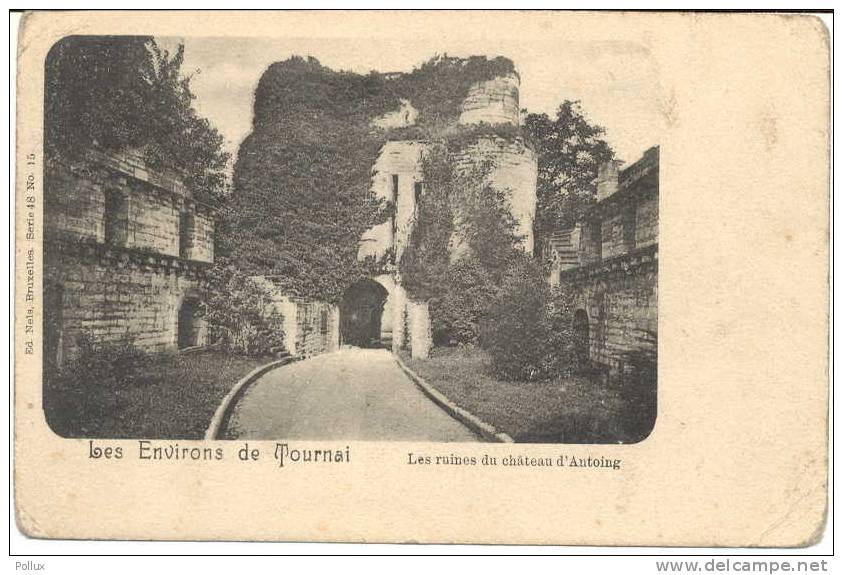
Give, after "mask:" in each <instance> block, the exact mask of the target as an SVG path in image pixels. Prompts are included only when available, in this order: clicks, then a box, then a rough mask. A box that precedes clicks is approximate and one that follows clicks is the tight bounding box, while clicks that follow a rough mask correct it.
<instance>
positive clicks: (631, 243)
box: [558, 148, 659, 374]
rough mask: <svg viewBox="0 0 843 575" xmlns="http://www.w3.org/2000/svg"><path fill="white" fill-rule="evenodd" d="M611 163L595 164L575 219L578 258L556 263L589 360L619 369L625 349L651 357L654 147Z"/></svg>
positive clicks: (654, 330) (626, 357) (654, 326)
mask: <svg viewBox="0 0 843 575" xmlns="http://www.w3.org/2000/svg"><path fill="white" fill-rule="evenodd" d="M616 168H617V163H612V164H607V165H606V166H604V167H603V168H602V169H601V178H602V182H601V184H602V186H603V188H604V194H603V196H602V197H601V198H600V199H599V200H598V202H597V204H596V205H595V206H594V207H592V208H591V209H590V210H589V211H588V213H587V214H586V215H585V217H584V221H583V222H581V223H580V224H578V227H579V249H578V260H579V265H577V266H575V267H572V268H569V269H564V270H561V271H560V272H559V281H558V285H559V287H560V288H561V289H563V290H564V291H566V292H567V293H569V294H571V295H572V296H573V297H574V300H575V306H576V307H575V310H576V312H578V314H582V313H585V315H586V316H587V318H588V321H587V324H588V329H587V333H584V334H581V336H582V337H584V338H585V339H586V340H587V348H588V356H589V359H590V360H591V361H592V362H594V363H598V364H602V365H605V366H607V367H608V368H609V370H610V373H612V374H618V373H620V372H623V371H624V370H626V369H627V368H628V367H629V365H628V363H629V361H630V358H631V357H632V355H639V356H640V357H645V358H648V360H655V358H656V356H657V351H658V350H657V347H658V255H659V250H658V238H659V235H658V234H659V227H658V219H659V181H658V179H659V178H658V176H659V164H658V148H651V149H650V150H648V151H647V152H645V153H644V156H643V157H642V158H641V160H639V161H638V162H636V163H635V164H633V165H632V166H630V167H629V168H627V169H625V170H623V171H618V170H617V169H616ZM575 317H576V314H575ZM579 317H582V316H581V315H579Z"/></svg>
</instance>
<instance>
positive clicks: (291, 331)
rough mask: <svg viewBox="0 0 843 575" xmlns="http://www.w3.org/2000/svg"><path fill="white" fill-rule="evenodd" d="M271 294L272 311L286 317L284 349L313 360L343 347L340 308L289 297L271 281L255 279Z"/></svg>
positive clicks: (284, 320)
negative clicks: (341, 344)
mask: <svg viewBox="0 0 843 575" xmlns="http://www.w3.org/2000/svg"><path fill="white" fill-rule="evenodd" d="M253 279H254V280H255V281H256V282H257V283H258V284H259V285H260V286H262V287H263V288H264V289H266V290H267V293H269V295H270V304H269V306H270V309H268V310H267V312H270V311H274V312H276V313H278V314H279V315H280V316H281V317H282V321H283V325H284V347H285V348H286V349H287V351H288V352H289V353H290V355H292V356H294V357H301V358H304V357H312V356H314V355H319V354H321V353H327V352H329V351H336V350H337V349H339V345H340V315H339V307H338V306H336V305H332V304H328V303H325V302H316V301H308V300H305V299H302V298H298V297H294V296H288V295H286V294H283V293H282V292H281V291H280V290H279V289H278V288H276V287H275V286H274V285H273V284H272V282H271V281H269V280H267V279H265V278H262V277H256V278H253Z"/></svg>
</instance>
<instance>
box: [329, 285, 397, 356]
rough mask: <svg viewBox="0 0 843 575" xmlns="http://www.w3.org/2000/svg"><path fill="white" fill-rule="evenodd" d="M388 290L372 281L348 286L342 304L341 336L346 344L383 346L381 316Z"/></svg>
mask: <svg viewBox="0 0 843 575" xmlns="http://www.w3.org/2000/svg"><path fill="white" fill-rule="evenodd" d="M387 295H388V294H387V291H386V289H385V288H384V287H383V286H382V285H381V284H379V283H378V282H376V281H374V280H370V279H364V280H360V281H358V282H357V283H355V284H353V285H352V286H351V287H349V288H348V289H347V290H346V292H345V295H344V296H343V298H342V303H341V304H340V337H341V338H342V339H341V341H342V343H343V344H344V345H355V346H358V347H372V348H374V347H382V346H383V342H381V317H382V316H383V306H384V304H385V303H386V298H387Z"/></svg>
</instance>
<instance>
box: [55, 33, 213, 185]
mask: <svg viewBox="0 0 843 575" xmlns="http://www.w3.org/2000/svg"><path fill="white" fill-rule="evenodd" d="M183 62H184V46H183V45H179V46H178V48H177V50H176V52H175V53H174V54H170V53H169V52H168V51H166V50H163V49H162V48H161V47H160V46H159V45H158V44H157V43H156V42H155V40H154V39H153V38H151V37H148V36H119V37H118V36H71V37H68V38H65V39H63V40H61V41H59V42H58V43H57V44H56V45H55V46H53V48H52V50H51V51H50V53H49V55H48V57H47V61H46V70H45V72H46V79H45V134H44V135H45V147H46V152H47V154H48V157H56V156H70V157H73V156H75V155H77V154H79V153H81V152H83V151H84V150H87V149H90V148H92V147H94V148H99V149H101V150H104V151H120V150H123V149H127V148H132V149H141V150H143V151H144V153H145V156H146V160H147V161H148V162H149V163H150V165H151V166H153V167H157V168H171V169H175V170H177V171H179V172H180V173H181V174H182V175H183V178H184V183H185V185H187V186H188V188H189V189H191V190H193V192H194V196H195V197H196V198H197V199H199V200H200V201H205V202H212V201H214V200H215V199H216V198H218V197H219V196H221V195H222V194H224V193H225V168H226V163H227V161H228V154H227V153H226V152H225V151H224V150H223V137H222V135H220V133H219V132H218V131H217V130H216V128H214V127H213V126H212V125H211V124H210V123H209V122H208V120H207V119H206V118H202V117H200V116H199V115H198V113H197V112H196V110H195V109H194V108H193V100H194V95H193V93H192V91H191V89H190V76H185V75H184V74H183V72H182V64H183Z"/></svg>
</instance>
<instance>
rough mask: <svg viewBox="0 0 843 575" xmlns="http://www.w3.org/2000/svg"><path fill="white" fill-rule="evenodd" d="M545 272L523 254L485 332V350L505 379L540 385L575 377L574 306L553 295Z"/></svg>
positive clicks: (501, 291) (505, 281)
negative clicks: (571, 374) (572, 375)
mask: <svg viewBox="0 0 843 575" xmlns="http://www.w3.org/2000/svg"><path fill="white" fill-rule="evenodd" d="M545 277H546V274H545V271H544V270H543V269H542V267H541V266H540V265H539V264H538V263H537V262H536V260H534V259H533V258H531V257H530V256H528V255H526V254H523V253H522V254H520V255H519V257H518V258H517V259H516V260H515V261H514V262H513V263H512V265H510V267H509V268H508V269H507V271H506V273H505V274H504V278H503V281H502V283H501V286H500V289H499V290H498V291H497V292H496V294H495V297H494V299H493V300H492V301H491V304H490V309H492V310H494V312H493V313H491V314H488V318H487V319H486V320H485V321H484V324H483V327H482V335H481V338H480V343H481V347H483V348H484V349H485V350H486V351H488V352H489V355H490V357H491V363H492V368H493V369H494V371H496V372H497V373H498V374H499V375H501V376H503V377H506V378H510V379H515V380H520V381H534V380H542V379H547V378H549V377H556V376H559V375H566V374H570V373H571V372H572V371H573V369H575V368H576V367H577V360H576V354H575V352H574V334H573V306H572V305H571V301H570V298H569V297H568V296H566V295H565V294H563V293H552V292H551V290H550V288H549V286H548V284H547V282H546V281H545Z"/></svg>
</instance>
